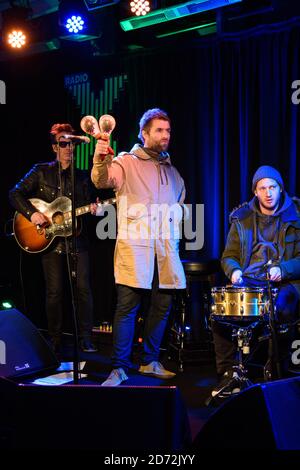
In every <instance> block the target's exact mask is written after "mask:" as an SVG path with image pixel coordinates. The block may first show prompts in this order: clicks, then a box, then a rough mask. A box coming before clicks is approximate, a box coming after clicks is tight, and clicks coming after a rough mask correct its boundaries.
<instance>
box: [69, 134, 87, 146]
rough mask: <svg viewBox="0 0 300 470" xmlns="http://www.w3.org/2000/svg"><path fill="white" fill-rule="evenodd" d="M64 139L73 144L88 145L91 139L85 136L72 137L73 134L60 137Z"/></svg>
mask: <svg viewBox="0 0 300 470" xmlns="http://www.w3.org/2000/svg"><path fill="white" fill-rule="evenodd" d="M62 137H63V138H64V139H69V140H72V141H73V142H77V143H82V144H89V143H90V141H91V139H90V138H89V137H86V136H85V135H73V134H64V135H62Z"/></svg>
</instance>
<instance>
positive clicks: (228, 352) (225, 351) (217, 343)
mask: <svg viewBox="0 0 300 470" xmlns="http://www.w3.org/2000/svg"><path fill="white" fill-rule="evenodd" d="M243 285H244V286H247V287H258V284H257V283H256V282H255V280H253V281H251V280H250V279H248V280H246V281H245V279H244V284H243ZM239 287H240V286H239ZM259 287H262V285H261V284H259ZM273 287H277V286H276V283H274V285H273ZM298 301H299V297H298V293H297V291H296V289H295V288H294V287H293V286H292V285H291V284H286V285H283V286H279V291H278V295H277V298H276V303H275V305H276V319H277V321H278V323H290V322H292V321H294V320H296V318H297V304H298ZM224 321H225V322H230V320H228V317H227V318H226V317H225V318H224ZM211 328H212V334H213V341H214V347H215V354H216V366H217V373H218V374H223V373H224V372H225V371H226V370H228V369H230V368H231V367H232V366H233V365H234V364H236V362H237V361H236V352H237V346H236V340H232V337H231V333H232V328H231V327H230V326H227V325H225V324H222V321H218V320H212V321H211ZM279 346H280V344H279ZM287 346H288V345H285V347H287ZM284 354H286V351H282V350H281V356H283V355H284Z"/></svg>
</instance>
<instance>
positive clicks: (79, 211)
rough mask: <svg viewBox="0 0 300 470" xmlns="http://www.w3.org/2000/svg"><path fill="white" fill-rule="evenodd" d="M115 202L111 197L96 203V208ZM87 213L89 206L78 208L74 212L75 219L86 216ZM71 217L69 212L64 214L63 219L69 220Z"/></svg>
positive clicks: (89, 209)
mask: <svg viewBox="0 0 300 470" xmlns="http://www.w3.org/2000/svg"><path fill="white" fill-rule="evenodd" d="M115 202H116V198H114V197H113V198H111V199H107V200H105V201H101V202H98V203H97V207H104V206H109V205H110V204H115ZM88 212H91V205H90V204H87V205H86V206H82V207H78V208H77V209H76V210H75V213H76V217H77V216H79V215H84V214H87V213H88ZM71 217H72V212H71V211H67V212H65V219H68V218H71Z"/></svg>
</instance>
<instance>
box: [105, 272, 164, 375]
mask: <svg viewBox="0 0 300 470" xmlns="http://www.w3.org/2000/svg"><path fill="white" fill-rule="evenodd" d="M117 295H118V299H117V307H116V312H115V317H114V326H113V343H114V345H113V355H112V361H113V367H114V368H118V367H122V368H123V369H124V370H125V371H127V369H128V368H131V367H133V365H132V363H131V353H132V344H133V339H134V330H135V321H136V315H137V312H138V310H139V307H140V305H141V302H142V300H145V296H146V297H149V298H148V299H146V300H148V301H149V309H148V312H147V315H146V319H145V327H144V335H143V352H142V358H141V362H142V364H143V365H146V364H149V363H150V362H152V361H157V360H158V359H159V348H160V345H161V341H162V338H163V335H164V332H165V328H166V325H167V319H168V315H169V312H170V309H171V302H172V295H173V291H172V290H170V289H159V288H158V278H157V275H156V274H155V275H154V280H153V283H152V289H151V290H148V289H137V288H134V287H129V286H124V285H121V284H118V285H117Z"/></svg>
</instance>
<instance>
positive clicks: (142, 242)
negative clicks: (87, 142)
mask: <svg viewBox="0 0 300 470" xmlns="http://www.w3.org/2000/svg"><path fill="white" fill-rule="evenodd" d="M93 163H94V164H93V168H92V174H91V177H92V181H93V183H94V185H95V186H96V187H97V188H114V189H115V191H116V197H117V211H118V236H117V242H116V248H115V257H114V268H115V281H116V283H117V284H124V285H127V286H131V287H137V288H143V289H151V283H152V279H153V272H154V262H155V257H156V258H157V267H158V275H159V287H160V288H165V289H184V288H185V286H186V281H185V275H184V270H183V267H182V263H181V261H180V258H179V238H180V223H181V220H182V216H183V206H182V205H183V202H184V197H185V187H184V181H183V179H182V178H181V176H180V175H179V173H178V171H177V170H176V168H175V167H174V166H173V165H172V164H171V161H170V157H169V155H168V154H167V153H166V152H162V153H161V154H160V155H159V156H158V157H157V156H154V153H153V156H152V153H151V151H149V149H144V148H143V147H142V146H141V145H139V144H136V145H135V146H134V147H133V148H132V150H131V151H130V152H129V153H121V154H119V155H118V156H117V157H116V158H112V157H111V156H106V157H105V158H104V160H101V158H99V156H98V155H97V154H96V153H95V156H94V161H93Z"/></svg>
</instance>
